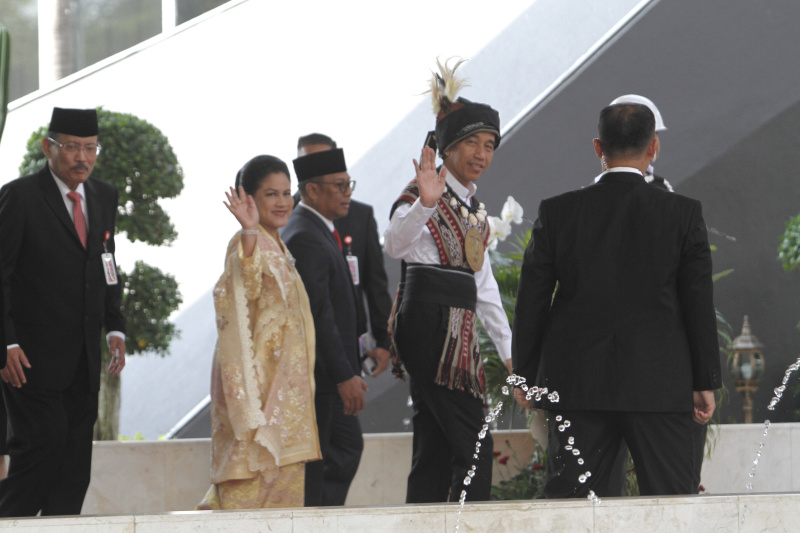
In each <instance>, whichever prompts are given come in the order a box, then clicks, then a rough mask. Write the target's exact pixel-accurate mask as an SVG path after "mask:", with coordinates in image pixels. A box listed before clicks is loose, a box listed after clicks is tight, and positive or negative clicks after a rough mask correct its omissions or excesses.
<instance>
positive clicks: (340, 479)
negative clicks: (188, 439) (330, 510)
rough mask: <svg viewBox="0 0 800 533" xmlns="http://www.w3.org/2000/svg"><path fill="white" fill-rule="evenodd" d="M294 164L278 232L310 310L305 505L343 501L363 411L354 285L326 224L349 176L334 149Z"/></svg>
mask: <svg viewBox="0 0 800 533" xmlns="http://www.w3.org/2000/svg"><path fill="white" fill-rule="evenodd" d="M294 169H295V173H296V174H297V179H298V181H299V182H300V195H301V198H302V200H301V202H300V203H299V204H298V206H297V208H296V209H295V210H294V212H293V213H292V216H291V217H290V218H289V222H288V223H287V224H286V227H284V229H283V232H282V237H283V240H284V242H285V243H286V246H287V247H288V248H289V251H291V253H292V255H293V256H294V258H295V260H296V262H297V270H298V272H299V273H300V277H301V278H302V280H303V284H304V285H305V287H306V292H308V298H309V301H310V303H311V313H312V315H313V316H314V328H315V330H316V361H315V364H314V379H315V381H316V387H317V389H316V396H315V402H314V403H315V407H316V414H317V428H318V430H319V441H320V447H321V449H322V461H314V462H312V463H308V464H307V465H306V482H305V491H306V492H305V505H306V506H309V507H310V506H320V505H343V504H344V501H345V499H346V498H347V491H348V489H349V488H350V483H351V482H352V480H353V477H354V476H355V474H356V470H357V469H358V463H359V462H360V460H361V452H362V450H363V448H364V441H363V437H362V436H361V426H360V425H359V423H358V418H357V417H356V416H355V415H356V414H358V413H359V412H360V411H362V410H363V409H364V391H365V390H367V384H366V383H365V382H364V380H363V379H361V370H360V366H359V360H358V359H359V354H358V331H357V316H358V315H357V311H356V291H355V289H354V287H353V283H352V281H351V278H350V271H349V269H348V266H347V263H346V262H345V259H344V256H343V255H342V244H341V237H340V236H339V234H338V232H337V231H336V229H335V227H334V225H333V220H334V219H336V218H339V217H342V216H345V215H346V214H347V211H348V209H349V207H350V195H351V194H352V189H353V185H354V182H352V181H351V180H350V176H349V175H348V174H347V166H346V165H345V161H344V152H343V151H342V150H341V149H336V150H327V151H322V152H317V153H313V154H309V155H306V156H303V157H298V158H297V159H295V160H294ZM331 450H336V452H335V453H336V454H338V455H339V457H340V458H342V457H346V461H344V464H341V463H340V465H339V466H340V468H338V469H336V470H335V471H332V470H330V469H328V468H327V464H325V463H326V459H327V458H328V457H329V456H330V454H331Z"/></svg>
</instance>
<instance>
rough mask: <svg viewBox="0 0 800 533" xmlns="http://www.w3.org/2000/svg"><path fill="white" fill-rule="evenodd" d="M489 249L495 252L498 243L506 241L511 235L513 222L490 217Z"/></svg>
mask: <svg viewBox="0 0 800 533" xmlns="http://www.w3.org/2000/svg"><path fill="white" fill-rule="evenodd" d="M488 220H489V243H488V244H489V249H490V250H495V249H496V248H497V243H498V241H504V240H506V237H508V236H509V235H510V234H511V222H509V221H507V220H503V219H502V218H497V217H489V218H488Z"/></svg>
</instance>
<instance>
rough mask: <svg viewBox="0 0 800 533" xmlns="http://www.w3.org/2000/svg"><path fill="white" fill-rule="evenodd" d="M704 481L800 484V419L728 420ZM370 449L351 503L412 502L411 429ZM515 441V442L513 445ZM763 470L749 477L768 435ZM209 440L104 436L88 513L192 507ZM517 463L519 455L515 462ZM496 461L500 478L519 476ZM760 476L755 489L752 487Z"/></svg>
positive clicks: (524, 452) (375, 440)
mask: <svg viewBox="0 0 800 533" xmlns="http://www.w3.org/2000/svg"><path fill="white" fill-rule="evenodd" d="M719 429H720V433H719V438H718V440H717V442H716V446H715V449H714V451H713V454H712V456H711V458H710V459H707V460H706V461H705V462H704V464H703V475H702V484H703V486H704V487H705V488H706V491H707V492H708V493H711V494H738V493H751V492H752V493H771V492H789V491H791V492H796V491H800V424H773V425H772V427H771V428H770V430H769V434H768V437H767V438H766V439H765V438H764V437H763V428H762V426H761V425H758V424H749V425H725V426H721V427H720V428H719ZM364 440H365V446H364V455H363V456H362V459H361V465H360V467H359V470H358V473H357V474H356V478H355V480H354V481H353V485H352V487H351V489H350V493H349V494H348V498H347V505H348V506H359V505H399V504H402V503H403V502H405V489H406V478H407V476H408V472H409V469H410V465H411V434H410V433H392V434H372V435H365V436H364ZM506 440H508V441H509V442H510V445H511V446H510V447H509V446H507V445H506ZM494 441H495V443H496V449H497V450H498V451H500V452H501V454H502V455H510V454H511V453H512V451H513V452H514V453H516V455H517V457H518V458H519V459H520V460H521V462H524V461H526V460H527V458H528V457H530V454H531V453H532V451H533V441H532V439H531V437H530V435H529V433H528V432H526V431H514V432H503V431H498V432H495V433H494ZM762 441H763V442H764V443H765V447H764V448H763V450H762V453H763V455H762V457H761V458H760V462H759V466H758V469H757V470H756V476H755V477H754V478H752V479H751V478H750V477H749V473H750V471H751V468H752V463H753V460H754V459H755V458H756V452H757V451H758V449H759V444H760V443H761V442H762ZM209 460H210V441H209V439H187V440H171V441H128V442H97V443H95V448H94V460H93V464H92V483H91V485H90V487H89V492H88V494H87V498H86V502H85V503H84V507H83V512H84V514H136V513H156V512H165V511H189V510H192V509H194V507H195V506H196V505H197V504H198V503H199V502H200V500H201V499H202V497H203V495H204V494H205V492H206V490H207V489H208V487H209V483H210V482H209ZM511 464H513V459H512V461H511ZM514 473H516V470H514V469H511V470H510V471H507V470H505V469H503V468H502V467H500V468H498V467H497V466H495V468H494V471H493V482H494V483H495V484H496V483H498V482H499V481H500V479H502V477H503V476H504V475H509V474H511V475H513V474H514ZM748 482H752V483H753V490H752V491H749V490H747V489H746V488H745V485H746V483H748Z"/></svg>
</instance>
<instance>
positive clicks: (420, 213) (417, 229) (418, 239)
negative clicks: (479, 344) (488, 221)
mask: <svg viewBox="0 0 800 533" xmlns="http://www.w3.org/2000/svg"><path fill="white" fill-rule="evenodd" d="M446 179H447V184H448V185H449V186H450V188H451V189H452V190H453V192H455V193H456V194H457V195H458V196H459V197H460V198H461V199H462V200H463V201H464V202H465V203H466V204H467V205H469V204H470V199H471V198H472V196H474V195H475V191H476V190H477V187H476V186H475V184H472V183H471V184H470V186H469V187H464V186H463V185H461V183H459V182H458V180H457V179H455V177H453V175H452V174H448V175H447V178H446ZM435 212H436V207H430V208H429V207H425V206H423V205H422V203H421V202H420V201H419V199H417V200H416V201H415V202H414V203H413V204H411V205H409V204H407V203H403V204H401V205H399V206H398V207H397V209H396V210H395V212H394V213H393V214H392V219H391V222H390V223H389V227H388V228H386V231H385V232H384V234H383V238H384V249H385V250H386V253H387V254H389V255H390V256H391V257H394V258H395V259H402V260H404V261H406V262H407V263H423V264H429V265H441V264H442V261H441V259H440V258H439V249H438V248H437V247H436V242H435V241H434V240H433V235H431V230H430V229H428V227H427V226H426V224H427V222H428V219H429V218H430V217H431V215H433V213H435ZM483 259H484V260H483V268H481V269H480V270H479V271H477V272H475V284H476V286H477V288H478V302H477V305H476V308H475V311H476V313H477V315H478V318H479V319H480V320H481V322H482V323H483V325H484V327H485V328H486V331H487V332H488V333H489V337H491V339H492V342H494V345H495V347H497V352H498V354H499V355H500V358H501V359H502V360H503V361H506V360H508V359H511V328H510V327H509V325H508V318H507V316H506V312H505V310H504V309H503V304H502V302H501V301H500V291H499V289H498V288H497V281H496V280H495V279H494V275H493V274H492V267H491V266H490V262H489V251H488V250H485V251H484V258H483Z"/></svg>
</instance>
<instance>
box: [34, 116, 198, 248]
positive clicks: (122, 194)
mask: <svg viewBox="0 0 800 533" xmlns="http://www.w3.org/2000/svg"><path fill="white" fill-rule="evenodd" d="M97 120H98V123H99V127H100V135H99V140H100V145H101V146H102V147H103V149H102V151H101V153H100V156H98V158H97V163H96V164H95V167H94V171H93V172H92V177H93V178H97V179H101V180H103V181H107V182H109V183H112V184H114V185H115V186H116V187H117V189H118V190H119V204H120V205H119V208H118V209H119V211H118V213H117V229H118V230H119V231H124V232H125V233H126V234H127V236H128V239H130V240H131V241H133V242H136V241H143V242H146V243H147V244H152V245H155V246H160V245H169V244H171V243H172V242H173V241H174V240H175V238H176V237H177V233H176V232H175V228H174V227H173V225H172V223H171V222H170V220H169V216H168V215H167V214H166V212H165V211H164V209H163V208H162V207H161V206H160V205H159V203H158V202H159V200H161V199H162V198H174V197H176V196H178V194H180V192H181V190H182V189H183V170H182V169H181V167H180V165H179V164H178V158H177V157H175V152H173V151H172V147H171V146H170V144H169V140H168V139H167V137H166V136H165V135H164V134H163V133H161V131H160V130H159V129H158V128H156V127H155V126H153V125H152V124H150V123H148V122H146V121H144V120H142V119H140V118H137V117H135V116H133V115H130V114H124V113H115V112H112V111H106V110H104V109H102V108H98V110H97ZM45 136H47V127H46V126H43V127H41V128H39V129H38V130H37V131H35V132H34V133H33V134H32V135H31V137H30V138H29V139H28V144H27V146H28V151H27V153H26V154H25V157H24V159H23V160H22V165H21V166H20V175H23V176H24V175H26V174H31V173H33V172H35V171H36V170H38V169H39V168H41V167H42V166H43V165H44V164H45V162H46V158H45V156H44V152H43V151H42V147H41V140H42V138H44V137H45Z"/></svg>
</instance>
